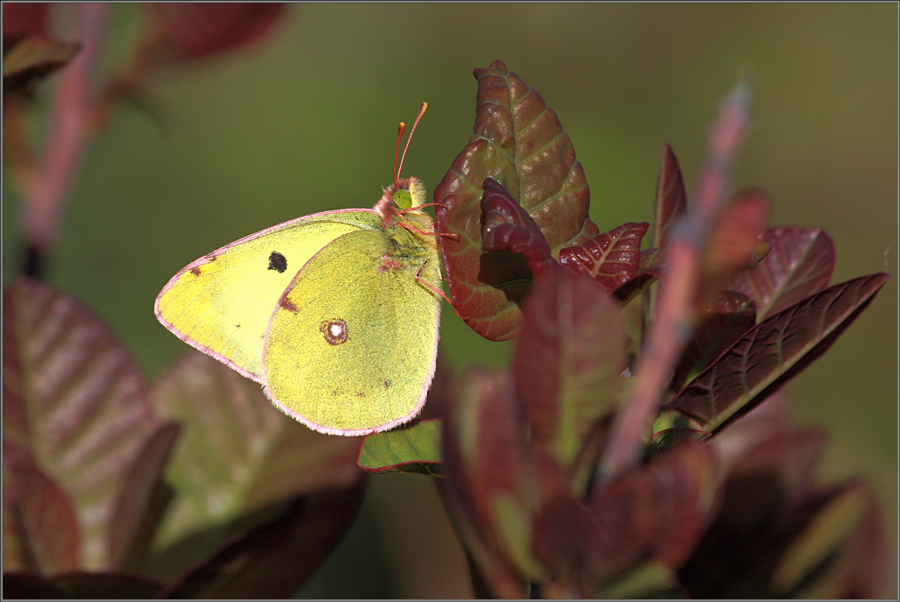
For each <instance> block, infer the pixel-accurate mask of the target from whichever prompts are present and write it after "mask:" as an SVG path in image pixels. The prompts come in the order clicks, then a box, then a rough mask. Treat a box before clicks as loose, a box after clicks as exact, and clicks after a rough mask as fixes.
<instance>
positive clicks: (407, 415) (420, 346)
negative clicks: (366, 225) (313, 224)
mask: <svg viewBox="0 0 900 602" xmlns="http://www.w3.org/2000/svg"><path fill="white" fill-rule="evenodd" d="M407 216H408V217H405V218H403V220H402V221H406V222H407V225H412V226H413V229H415V230H418V233H416V232H411V231H409V230H408V229H405V228H403V227H402V226H400V225H399V224H395V225H393V226H392V227H390V228H383V229H382V228H379V229H376V230H370V231H362V230H358V231H355V232H350V233H348V234H345V235H343V236H340V237H338V238H336V239H335V240H334V241H333V242H332V243H331V244H329V245H328V246H327V247H325V248H324V249H322V250H321V251H320V252H319V253H317V254H316V255H315V256H314V257H312V258H311V259H310V260H309V262H308V263H307V264H306V265H305V266H304V267H303V269H302V270H301V271H300V272H299V273H298V274H297V277H296V279H295V280H294V281H293V282H292V283H291V284H290V287H289V288H288V289H287V290H286V292H285V294H284V296H283V297H282V298H281V299H280V301H279V303H278V307H277V308H276V309H275V311H274V313H273V314H272V320H271V323H270V324H269V328H268V333H267V336H266V342H265V359H264V374H265V378H264V381H265V389H266V394H267V395H268V396H269V397H270V399H272V401H274V402H275V403H276V405H278V406H279V407H280V408H281V409H282V410H284V411H285V412H286V413H288V414H290V415H291V416H293V417H294V418H296V419H297V420H300V421H301V422H303V423H304V424H306V425H307V426H309V427H310V428H313V429H315V430H317V431H320V432H325V433H330V434H339V435H361V434H365V433H370V432H374V431H382V430H387V429H390V428H393V427H395V426H397V425H398V424H402V423H403V422H406V421H408V420H410V419H411V418H412V417H414V416H415V415H416V414H417V413H418V412H419V410H420V409H421V407H422V405H423V404H424V403H425V396H426V393H427V391H428V385H429V384H430V383H431V379H432V376H433V375H434V365H435V356H436V352H437V342H438V323H439V319H440V303H439V298H438V297H437V295H436V293H435V290H436V289H438V288H439V287H440V268H439V262H438V261H439V260H438V253H437V245H436V243H435V240H434V238H433V237H431V236H427V235H424V234H422V232H425V231H428V230H429V229H430V225H431V222H430V218H428V217H427V215H426V214H424V213H423V212H421V211H413V212H410V213H408V214H407ZM407 220H411V221H407ZM429 285H430V287H432V288H429Z"/></svg>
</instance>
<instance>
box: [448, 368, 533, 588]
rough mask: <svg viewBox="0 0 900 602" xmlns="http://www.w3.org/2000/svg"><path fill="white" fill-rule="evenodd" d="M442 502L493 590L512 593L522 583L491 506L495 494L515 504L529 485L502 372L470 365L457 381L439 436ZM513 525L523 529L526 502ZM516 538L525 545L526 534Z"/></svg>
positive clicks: (518, 424) (521, 436)
mask: <svg viewBox="0 0 900 602" xmlns="http://www.w3.org/2000/svg"><path fill="white" fill-rule="evenodd" d="M442 445H443V448H442V452H441V455H442V456H443V458H444V474H445V480H444V482H445V485H444V487H443V491H444V493H445V496H446V500H447V506H448V508H449V510H450V512H451V514H452V515H453V517H454V519H455V522H456V525H457V529H458V530H459V532H460V535H461V536H462V538H463V540H464V542H465V544H466V549H467V550H468V551H469V552H470V553H471V555H472V557H473V560H474V561H475V563H476V564H477V566H478V567H479V569H480V571H481V573H482V574H483V576H484V578H485V580H486V581H487V582H488V584H489V587H490V588H491V589H492V590H493V592H494V594H495V595H498V596H501V597H507V598H517V597H522V596H523V595H524V593H525V592H524V583H523V582H522V577H520V575H521V573H520V572H519V570H520V569H521V568H523V567H516V561H515V559H514V558H512V554H511V553H510V550H509V548H508V546H507V545H506V544H507V543H508V542H505V541H502V540H501V535H500V533H499V532H498V525H497V523H496V522H495V520H494V518H495V516H494V513H493V512H492V507H493V506H495V505H496V502H497V500H498V498H502V499H504V500H508V501H509V502H510V503H512V504H515V503H516V501H519V504H521V501H522V500H523V499H525V498H526V496H525V495H524V492H525V491H527V490H528V489H530V487H527V485H526V483H523V482H522V478H523V477H524V476H525V475H526V474H528V473H529V470H528V469H529V466H530V461H529V459H528V455H527V450H526V442H525V431H524V422H523V421H522V417H521V416H520V414H519V409H518V407H517V405H516V403H515V400H514V398H513V385H512V380H511V378H510V376H509V375H508V374H506V373H489V372H482V371H475V370H473V371H470V372H469V373H468V374H466V375H465V376H464V378H463V379H462V380H461V382H460V383H459V387H458V390H457V394H456V395H455V396H454V399H453V403H452V405H451V407H450V411H449V412H448V414H447V417H446V419H445V420H444V432H443V436H442ZM516 510H517V514H518V515H519V516H518V517H515V516H514V517H512V518H514V519H515V518H521V519H523V520H520V521H519V523H518V524H517V525H516V527H518V528H519V529H528V528H529V521H528V517H527V514H526V510H525V508H523V507H522V506H521V505H519V506H518V507H517V508H516ZM520 541H521V542H522V543H524V544H526V545H527V542H528V541H529V537H527V536H522V537H520Z"/></svg>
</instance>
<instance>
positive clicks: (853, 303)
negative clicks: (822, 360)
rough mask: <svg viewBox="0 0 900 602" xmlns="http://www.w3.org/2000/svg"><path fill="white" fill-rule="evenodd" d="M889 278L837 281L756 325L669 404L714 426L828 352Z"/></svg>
mask: <svg viewBox="0 0 900 602" xmlns="http://www.w3.org/2000/svg"><path fill="white" fill-rule="evenodd" d="M887 279H888V275H887V274H885V273H877V274H871V275H869V276H862V277H860V278H855V279H853V280H848V281H847V282H843V283H841V284H836V285H834V286H832V287H830V288H828V289H826V290H824V291H822V292H820V293H818V294H816V295H813V296H812V297H808V298H807V299H805V300H804V301H802V302H800V303H798V304H797V305H794V306H792V307H790V308H788V309H786V310H784V311H782V312H780V313H778V314H775V315H774V316H772V317H770V318H768V319H767V320H765V321H764V322H762V323H760V324H757V325H756V326H755V327H754V328H753V329H752V330H750V331H749V332H748V333H747V334H746V335H744V336H743V337H741V339H740V340H738V341H737V342H736V343H735V344H734V345H732V346H731V347H730V348H729V349H728V350H727V351H725V353H723V354H722V356H721V357H719V359H718V360H717V361H716V362H715V363H714V364H712V365H711V366H710V367H709V368H707V369H706V370H704V371H703V372H702V373H701V374H700V375H699V376H697V378H695V379H694V380H693V381H692V382H691V383H689V384H688V385H687V386H686V387H685V388H684V389H683V390H682V391H681V392H680V393H679V394H678V395H677V396H676V398H675V399H674V400H673V401H672V402H670V403H668V404H667V407H669V408H671V409H675V410H678V411H680V412H683V413H684V414H687V415H688V416H690V417H692V418H694V419H695V420H697V421H698V422H700V423H701V424H702V425H704V426H705V428H706V429H707V430H710V431H715V430H716V429H718V428H720V427H721V426H722V425H723V424H725V422H726V421H728V420H729V419H731V418H733V417H734V416H736V415H737V414H738V413H739V412H741V411H746V410H748V409H750V408H752V407H753V406H755V405H756V404H758V403H759V402H761V401H762V400H763V399H765V398H766V397H767V396H768V394H770V393H771V392H773V391H775V390H776V389H777V388H778V387H780V386H781V385H782V384H784V383H785V382H786V381H787V380H789V379H790V378H792V377H793V376H794V375H796V374H797V373H799V372H800V371H801V370H802V369H803V368H805V367H806V366H807V365H809V364H810V363H811V362H812V361H813V360H815V359H816V358H817V357H819V356H820V355H821V354H822V353H824V352H825V351H826V350H827V349H828V348H829V347H830V346H831V345H832V343H834V341H835V339H836V338H837V337H838V336H840V334H841V333H842V332H843V331H844V330H845V329H846V328H847V327H848V326H849V325H850V324H851V323H852V322H853V320H855V319H856V318H857V316H859V314H860V313H861V312H862V311H863V310H864V309H865V308H866V307H867V306H868V304H869V303H870V302H871V301H872V299H873V298H874V296H875V294H876V293H877V292H878V291H879V290H880V289H881V287H882V286H883V285H884V283H885V282H886V281H887Z"/></svg>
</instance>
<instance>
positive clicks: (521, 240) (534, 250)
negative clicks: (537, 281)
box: [481, 178, 556, 282]
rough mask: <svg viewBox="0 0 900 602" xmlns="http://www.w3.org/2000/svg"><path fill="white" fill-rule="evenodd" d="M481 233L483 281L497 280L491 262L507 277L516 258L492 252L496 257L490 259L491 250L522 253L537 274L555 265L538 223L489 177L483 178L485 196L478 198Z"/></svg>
mask: <svg viewBox="0 0 900 602" xmlns="http://www.w3.org/2000/svg"><path fill="white" fill-rule="evenodd" d="M481 236H482V249H484V251H485V253H486V254H485V256H484V258H485V259H484V264H483V267H484V269H483V270H482V278H483V279H484V281H485V282H491V281H497V282H500V278H498V277H496V276H494V275H492V274H491V273H490V271H491V270H490V268H491V267H492V266H502V268H504V269H505V270H506V274H505V276H504V277H508V276H509V266H510V264H511V263H512V262H513V261H515V260H514V259H512V258H510V257H505V258H503V257H502V256H494V257H496V258H497V260H496V261H491V260H489V259H488V258H489V257H490V256H491V255H490V254H491V253H492V252H497V253H502V252H504V251H508V252H510V253H519V254H521V255H522V257H523V258H524V259H525V261H526V262H527V264H528V269H529V270H531V273H532V274H534V275H536V276H540V275H541V274H544V273H545V272H547V271H548V270H551V269H554V268H555V266H556V261H555V260H554V259H553V257H551V256H550V246H549V245H548V244H547V241H546V240H544V234H543V233H542V232H541V230H540V228H538V225H537V224H536V223H535V221H534V220H533V219H531V216H530V215H528V212H526V211H525V209H524V208H523V207H522V206H521V205H519V204H518V203H517V202H516V201H515V199H513V198H512V197H511V196H510V195H509V193H508V192H506V190H504V188H503V187H502V186H500V185H499V184H497V182H495V181H494V180H493V179H492V178H487V179H486V180H485V181H484V196H483V197H482V199H481ZM522 278H523V279H528V278H530V275H529V274H527V272H526V273H523V274H522Z"/></svg>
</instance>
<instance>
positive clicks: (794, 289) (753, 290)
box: [731, 226, 835, 322]
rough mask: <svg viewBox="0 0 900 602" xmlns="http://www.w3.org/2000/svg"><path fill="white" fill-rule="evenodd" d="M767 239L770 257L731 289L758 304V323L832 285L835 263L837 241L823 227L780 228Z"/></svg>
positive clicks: (742, 276) (744, 275) (769, 233)
mask: <svg viewBox="0 0 900 602" xmlns="http://www.w3.org/2000/svg"><path fill="white" fill-rule="evenodd" d="M763 238H764V240H765V241H766V242H767V243H768V244H769V246H770V250H769V254H768V255H766V257H765V259H763V260H762V261H761V262H760V264H759V265H758V266H756V268H754V269H752V270H746V271H744V272H742V273H741V274H740V275H739V276H738V277H737V279H735V281H734V283H733V284H732V286H731V289H732V290H735V291H738V292H740V293H743V294H745V295H747V296H748V297H750V298H751V299H753V300H754V301H755V302H756V309H757V314H758V315H757V321H758V322H762V321H763V320H764V319H766V318H767V317H769V316H771V315H774V314H776V313H778V312H780V311H783V310H785V309H787V308H788V307H790V306H792V305H795V304H797V303H799V302H800V301H802V300H803V299H804V298H806V297H808V296H809V295H812V294H814V293H818V292H819V291H821V290H822V289H824V288H825V287H826V286H828V282H829V281H830V280H831V272H832V270H833V269H834V261H835V257H834V241H833V240H831V237H830V236H828V234H827V233H826V232H825V231H824V230H822V229H820V228H802V227H799V226H777V227H773V228H769V229H767V230H766V232H765V234H764V236H763Z"/></svg>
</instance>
